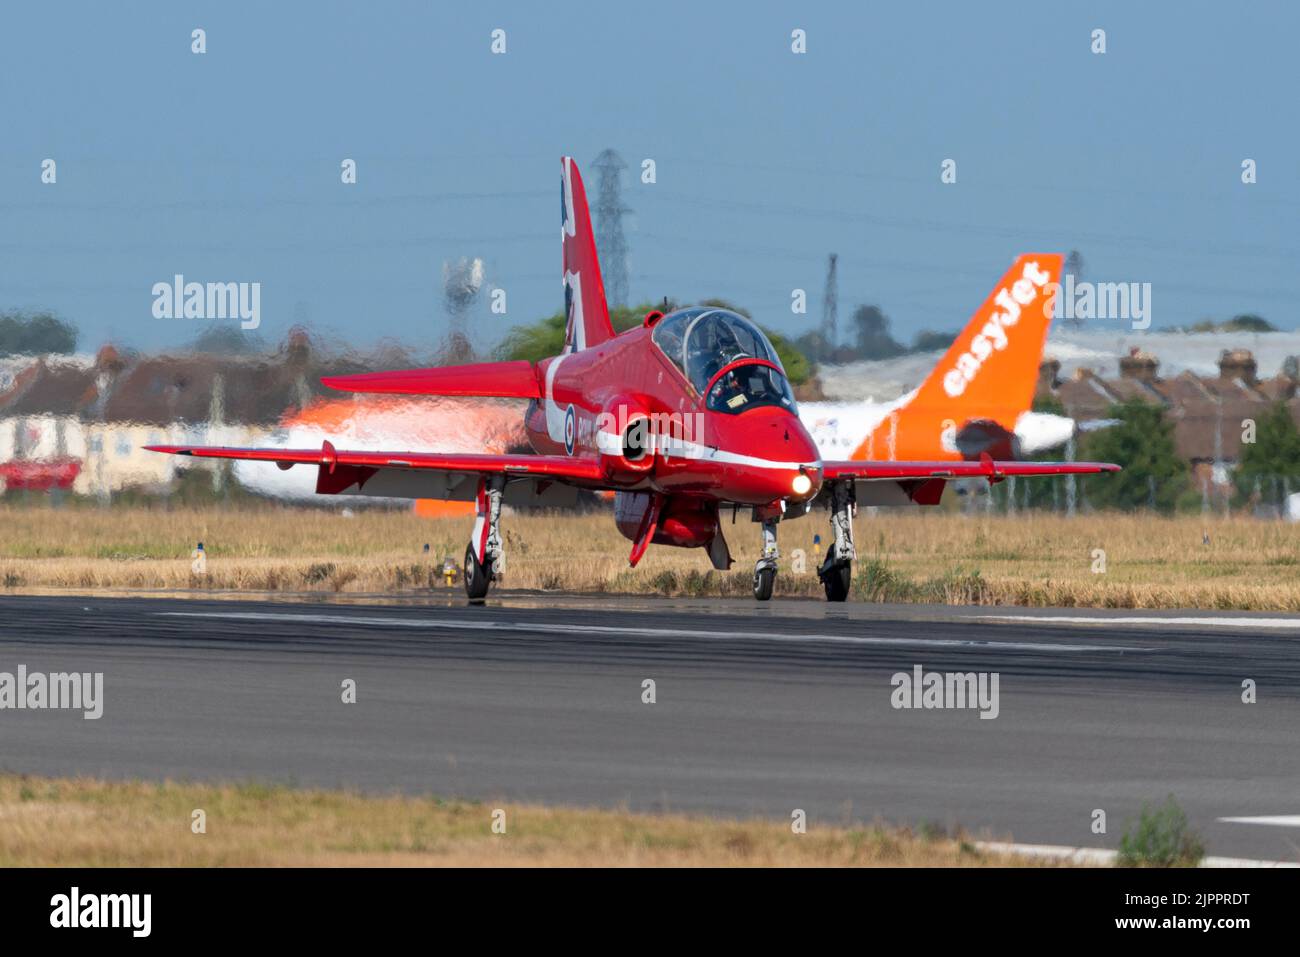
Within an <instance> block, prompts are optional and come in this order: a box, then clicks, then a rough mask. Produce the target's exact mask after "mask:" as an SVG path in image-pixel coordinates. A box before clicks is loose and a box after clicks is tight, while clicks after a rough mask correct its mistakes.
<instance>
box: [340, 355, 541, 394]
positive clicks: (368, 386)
mask: <svg viewBox="0 0 1300 957" xmlns="http://www.w3.org/2000/svg"><path fill="white" fill-rule="evenodd" d="M320 381H321V382H322V383H323V384H324V385H325V386H327V387H328V388H331V389H338V390H339V391H340V392H373V393H384V394H387V395H448V396H453V395H456V396H482V397H484V398H500V399H539V398H541V395H542V393H541V388H540V387H539V386H538V384H537V373H536V372H535V371H534V369H533V364H532V363H531V362H525V361H523V360H519V361H516V362H480V363H475V364H474V365H467V366H441V367H438V368H434V369H404V370H401V371H398V372H362V373H358V374H357V375H335V376H325V377H324V378H322V379H321V380H320Z"/></svg>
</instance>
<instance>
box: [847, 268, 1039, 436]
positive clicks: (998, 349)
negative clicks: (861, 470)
mask: <svg viewBox="0 0 1300 957" xmlns="http://www.w3.org/2000/svg"><path fill="white" fill-rule="evenodd" d="M1061 265H1062V256H1061V255H1060V253H1025V254H1024V255H1022V256H1020V258H1018V259H1017V260H1016V261H1015V263H1014V264H1013V265H1012V267H1011V268H1010V269H1009V270H1007V272H1006V275H1004V276H1003V277H1002V279H1001V280H999V282H998V284H997V285H996V286H994V287H993V291H992V292H991V293H989V295H988V298H986V299H985V300H984V302H983V304H982V305H981V306H980V307H979V309H977V310H976V311H975V314H974V315H973V316H972V317H971V320H970V322H968V323H967V324H966V328H964V329H963V330H962V331H961V332H960V333H958V334H957V338H956V339H955V340H954V341H953V344H952V346H951V347H950V348H949V349H948V351H947V353H945V354H944V357H943V359H941V360H940V361H939V364H938V365H937V366H935V367H934V370H933V371H932V372H931V373H930V375H929V377H928V378H927V379H926V380H925V382H923V383H922V384H921V387H920V388H919V389H918V390H917V391H916V393H915V394H914V395H913V396H911V398H910V399H909V400H908V401H906V402H903V403H901V404H900V405H899V406H898V407H897V408H895V409H894V410H892V411H891V412H890V413H889V414H888V415H887V416H885V418H884V420H883V421H881V422H880V423H879V424H878V425H876V427H875V428H874V429H873V430H872V431H871V433H870V434H869V435H868V436H867V437H866V438H865V439H864V440H863V442H862V444H861V445H859V446H858V448H857V450H856V452H855V453H854V456H853V457H854V458H855V459H877V460H880V459H891V460H904V459H930V458H940V459H949V460H952V459H961V458H967V457H970V456H971V455H978V453H979V451H987V450H990V449H992V450H994V451H1002V454H1003V455H1004V456H1007V455H1008V452H1009V450H1001V449H999V448H998V445H997V443H998V442H999V441H1000V440H1001V439H1006V440H1008V441H1009V440H1010V438H1011V437H1012V436H1013V434H1014V430H1015V426H1016V420H1017V419H1018V418H1019V417H1020V415H1021V413H1023V412H1027V411H1029V409H1030V407H1031V405H1032V404H1033V401H1034V391H1035V389H1036V387H1037V383H1038V367H1039V364H1040V363H1041V362H1042V357H1043V346H1044V344H1045V343H1046V341H1047V330H1048V327H1049V326H1050V325H1051V321H1052V302H1053V297H1054V294H1055V293H1056V291H1057V289H1058V288H1059V283H1060V280H1061ZM971 430H973V431H974V434H971ZM967 437H968V438H969V439H970V441H963V438H967ZM968 445H969V446H971V448H967V447H966V446H968ZM975 446H982V448H978V449H975V450H974V451H972V449H974V448H975Z"/></svg>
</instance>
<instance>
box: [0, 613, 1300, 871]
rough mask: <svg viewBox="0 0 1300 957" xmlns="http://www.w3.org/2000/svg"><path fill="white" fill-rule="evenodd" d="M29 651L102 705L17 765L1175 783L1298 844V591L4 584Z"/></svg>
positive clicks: (839, 786) (1110, 838)
mask: <svg viewBox="0 0 1300 957" xmlns="http://www.w3.org/2000/svg"><path fill="white" fill-rule="evenodd" d="M1079 619H1081V620H1079ZM19 665H24V666H26V668H27V670H28V672H29V673H30V672H35V671H41V672H65V671H76V672H103V675H104V683H103V687H104V691H103V699H104V700H103V716H102V717H101V718H100V719H99V720H85V719H83V717H82V714H81V713H80V712H72V711H48V710H47V711H40V710H0V768H3V769H4V770H7V771H18V772H28V773H39V774H52V775H70V774H102V775H107V776H111V777H144V778H147V779H155V778H163V777H171V778H193V779H212V780H249V779H252V780H259V781H285V782H291V783H296V784H299V785H322V786H341V785H346V786H353V787H358V788H362V789H366V790H370V791H393V790H400V791H404V792H410V793H419V794H426V793H427V794H436V795H441V796H458V797H469V798H477V799H482V800H484V801H489V802H492V801H496V802H509V801H536V802H545V803H564V804H580V805H600V806H620V805H624V806H627V807H629V808H632V809H634V810H669V811H688V812H706V813H716V814H720V815H726V816H751V815H763V816H767V817H772V818H778V819H785V820H788V819H789V817H790V814H791V812H792V811H793V810H794V809H796V808H798V809H802V810H804V811H806V813H807V816H808V822H809V828H810V829H812V828H815V827H816V826H817V825H818V824H819V823H822V824H830V823H834V824H840V823H845V822H848V821H865V822H870V821H873V820H877V819H879V820H882V821H885V822H889V823H903V824H913V825H917V824H920V823H922V822H929V823H932V824H936V825H939V826H941V827H943V828H946V829H950V830H951V829H954V828H957V827H963V828H965V829H967V830H968V831H970V832H971V833H972V834H974V835H975V836H981V837H989V838H994V839H1014V840H1016V841H1019V842H1026V843H1043V844H1066V845H1074V846H1084V847H1100V848H1114V847H1117V846H1118V843H1119V839H1120V836H1121V834H1122V833H1123V830H1124V826H1125V823H1126V821H1129V820H1131V819H1133V818H1134V817H1135V816H1136V815H1137V813H1138V811H1139V808H1140V807H1141V805H1142V803H1143V802H1148V803H1156V802H1160V801H1163V800H1164V799H1165V797H1166V796H1168V795H1170V794H1172V795H1174V797H1175V798H1176V799H1177V800H1178V802H1179V804H1180V805H1181V806H1182V807H1183V809H1184V810H1185V811H1186V812H1187V814H1188V816H1189V818H1190V820H1191V823H1192V825H1193V826H1194V827H1195V828H1196V830H1198V831H1199V832H1200V833H1201V835H1202V836H1203V837H1204V838H1205V841H1206V845H1207V848H1208V850H1209V853H1211V854H1215V855H1221V856H1232V857H1249V858H1263V859H1270V860H1285V861H1295V860H1300V747H1298V746H1297V745H1298V744H1300V735H1298V734H1297V732H1298V731H1300V617H1297V618H1291V617H1288V616H1282V615H1217V614H1214V613H1207V612H1203V611H1195V612H1188V613H1186V614H1179V613H1170V612H1161V613H1151V614H1145V613H1139V612H1133V611H1127V610H1126V611H1119V612H1091V611H1086V610H1079V609H1068V610H1052V609H1007V608H961V609H954V608H948V607H937V606H888V605H854V604H848V605H842V606H831V605H827V604H824V603H819V602H809V601H791V600H785V601H781V600H779V599H778V600H774V601H773V602H772V603H770V604H768V605H765V606H760V605H758V604H757V603H755V602H750V601H719V600H716V599H709V600H698V601H693V600H670V599H661V600H656V599H630V598H619V597H599V598H582V597H550V596H545V597H539V596H509V595H507V596H504V597H501V598H498V599H494V600H491V601H489V602H488V603H487V604H486V605H484V606H470V605H467V604H466V603H465V602H463V601H460V600H456V599H451V600H448V599H445V598H444V599H439V598H436V597H429V598H425V599H413V600H406V601H379V602H372V603H366V604H353V603H342V602H333V601H322V600H316V599H313V600H311V601H275V602H271V601H257V602H251V601H231V600H198V599H193V600H191V599H160V598H87V597H63V596H60V597H53V598H50V597H18V596H8V597H0V672H14V671H15V669H16V668H17V667H18V666H19ZM917 666H920V667H921V669H922V670H923V671H925V672H929V671H938V672H962V673H965V672H987V673H997V675H998V689H999V699H998V703H997V709H996V711H997V715H996V718H992V719H989V718H981V717H980V711H979V710H978V709H975V708H971V707H967V708H949V709H925V708H907V709H902V708H896V707H894V704H895V703H896V701H895V700H894V697H893V696H894V691H895V687H894V684H893V683H892V676H894V675H895V674H897V673H907V674H912V673H913V672H914V669H915V668H916V667H917ZM345 679H353V680H354V681H355V682H356V703H355V704H345V703H343V701H342V700H341V686H342V683H343V682H344V681H345ZM647 679H649V680H652V681H653V682H654V694H655V701H654V703H652V704H649V703H644V702H643V694H644V687H645V686H644V682H645V681H646V680H647ZM1247 679H1249V680H1250V681H1253V682H1254V683H1255V692H1256V695H1257V701H1256V703H1253V704H1246V703H1243V701H1242V694H1243V681H1246V680H1247ZM1098 809H1100V810H1103V811H1105V814H1106V825H1107V828H1106V833H1104V834H1096V833H1093V830H1092V826H1093V823H1094V820H1095V816H1094V811H1095V810H1098ZM1227 818H1236V819H1242V820H1236V821H1229V820H1221V819H1227ZM1260 819H1264V820H1262V821H1261V820H1260Z"/></svg>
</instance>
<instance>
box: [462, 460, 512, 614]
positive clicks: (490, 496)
mask: <svg viewBox="0 0 1300 957" xmlns="http://www.w3.org/2000/svg"><path fill="white" fill-rule="evenodd" d="M505 484H506V480H505V476H502V475H493V476H491V477H485V478H481V479H479V483H478V498H477V506H478V518H476V519H475V520H474V534H473V535H472V536H471V538H470V541H469V546H468V547H467V548H466V549H465V594H466V595H468V596H469V599H470V601H482V600H483V599H484V598H486V597H487V593H488V588H489V587H490V586H491V585H492V582H493V580H495V579H496V578H497V576H498V575H500V574H501V569H502V567H503V564H504V561H505V554H504V552H503V550H502V548H501V528H500V520H501V490H502V489H504V488H505Z"/></svg>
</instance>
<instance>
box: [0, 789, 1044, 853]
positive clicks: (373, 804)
mask: <svg viewBox="0 0 1300 957" xmlns="http://www.w3.org/2000/svg"><path fill="white" fill-rule="evenodd" d="M498 809H500V810H502V811H504V813H505V817H504V820H505V833H504V834H498V833H494V832H493V829H492V823H493V813H494V811H497V810H498ZM198 810H201V811H203V812H204V823H205V827H206V832H205V833H194V832H193V825H194V821H195V812H196V811H198ZM407 865H411V866H493V867H500V866H566V867H587V866H776V865H779V866H803V867H822V866H830V867H837V866H866V867H870V866H890V867H900V866H902V867H981V866H1008V865H1012V866H1019V865H1029V866H1045V863H1044V862H1042V861H1032V862H1031V861H1026V860H1024V859H1020V858H1014V857H1006V856H1000V855H995V854H990V853H987V852H983V851H981V850H979V849H977V848H976V847H975V845H974V844H973V843H971V842H970V841H968V840H966V839H965V838H964V837H963V836H961V835H957V836H949V835H947V834H945V833H943V832H942V831H941V830H938V829H935V828H932V827H931V828H921V829H918V830H917V831H912V830H909V829H906V828H887V827H883V826H872V827H847V826H834V825H826V824H822V823H819V822H817V821H815V820H810V821H809V822H808V826H807V833H804V834H795V833H793V832H792V829H791V826H790V824H788V823H782V822H774V821H758V820H749V821H733V820H721V819H715V818H708V817H698V816H686V815H679V814H654V815H651V814H633V813H629V812H627V811H622V810H591V809H579V808H562V807H540V806H537V805H527V804H522V805H521V804H514V803H509V802H502V803H493V802H490V801H489V802H471V801H457V800H442V799H438V798H417V797H404V796H366V795H361V794H356V793H352V792H347V791H322V790H300V789H294V788H288V787H280V786H268V785H264V784H237V785H233V784H232V785H211V784H194V783H181V782H163V783H158V784H153V783H142V782H139V781H104V780H99V779H89V778H43V777H32V776H27V775H15V774H2V775H0V867H14V866H92V867H93V866H104V867H129V866H146V867H153V866H179V867H192V866H199V867H203V866H252V867H263V866H407Z"/></svg>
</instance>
